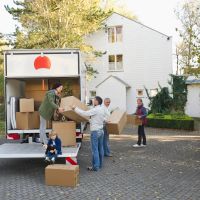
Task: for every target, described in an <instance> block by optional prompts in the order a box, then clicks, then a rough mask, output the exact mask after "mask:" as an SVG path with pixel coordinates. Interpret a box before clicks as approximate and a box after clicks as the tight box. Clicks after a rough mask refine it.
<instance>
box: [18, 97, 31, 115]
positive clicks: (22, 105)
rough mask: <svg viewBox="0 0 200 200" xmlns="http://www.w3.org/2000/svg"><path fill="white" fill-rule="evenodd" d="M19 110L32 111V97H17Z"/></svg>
mask: <svg viewBox="0 0 200 200" xmlns="http://www.w3.org/2000/svg"><path fill="white" fill-rule="evenodd" d="M19 111H20V112H34V99H33V98H30V99H25V98H21V99H19Z"/></svg>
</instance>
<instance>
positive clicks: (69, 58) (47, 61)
mask: <svg viewBox="0 0 200 200" xmlns="http://www.w3.org/2000/svg"><path fill="white" fill-rule="evenodd" d="M82 67H83V66H82V64H81V59H80V51H79V50H78V49H58V50H57V49H50V50H8V51H5V52H4V76H5V77H4V81H5V115H6V119H5V127H6V136H7V138H9V137H11V135H12V134H19V135H20V137H21V138H22V137H23V136H26V135H28V134H31V135H37V134H39V123H38V122H37V120H38V116H37V115H38V113H37V112H38V109H39V106H40V103H41V102H42V100H43V98H44V96H45V93H46V92H47V91H48V90H50V89H51V87H52V84H53V83H55V82H57V81H59V82H61V83H62V84H63V85H64V87H65V88H64V93H65V92H66V95H68V94H67V93H70V95H73V96H75V97H77V98H79V99H80V100H81V101H83V102H85V74H84V73H83V72H84V70H83V69H82ZM21 98H30V99H33V101H34V108H33V109H34V110H32V111H33V113H34V114H32V115H30V116H25V115H24V114H20V113H22V112H20V106H19V99H21ZM27 115H28V114H27ZM31 116H32V117H33V118H31ZM20 117H21V118H20ZM47 127H48V128H47V130H46V131H47V133H48V132H49V131H51V122H49V123H48V124H47ZM82 127H83V126H82V124H77V127H76V135H77V142H81V140H82V136H83V135H82V130H83V128H82ZM12 145H13V146H14V144H5V149H6V151H4V150H3V149H2V148H3V145H1V147H0V148H1V151H0V152H1V153H0V157H4V158H5V157H8V158H9V157H10V158H12V157H13V158H14V157H16V158H20V155H21V157H29V156H30V157H41V154H40V153H39V152H40V150H41V149H38V151H37V152H36V153H35V154H33V153H32V152H31V149H32V147H31V146H28V147H29V148H27V150H28V149H30V150H29V151H30V152H29V153H28V152H27V151H26V152H27V153H26V155H24V154H23V153H24V152H23V147H25V146H20V145H18V146H17V148H18V151H17V152H18V153H17V155H16V154H14V152H12ZM15 145H16V144H15ZM26 145H28V144H26ZM31 145H35V147H36V148H40V147H39V146H38V144H36V143H35V144H34V143H33V144H31ZM79 147H80V143H79V144H77V146H76V148H75V149H73V148H71V147H70V148H69V147H66V149H65V150H64V151H63V152H65V153H64V154H63V155H64V156H65V157H66V158H67V157H71V156H72V155H73V159H72V160H74V158H75V157H76V156H77V153H78V149H79ZM14 148H15V147H14ZM20 148H21V150H20ZM72 149H73V150H72ZM21 151H22V152H21ZM6 152H7V153H6ZM8 152H10V154H9V153H8ZM20 152H21V153H20ZM11 154H12V155H11ZM39 154H40V155H39ZM14 155H15V156H14ZM42 155H44V154H43V152H42ZM72 163H74V162H73V161H72Z"/></svg>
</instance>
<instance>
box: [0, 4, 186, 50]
mask: <svg viewBox="0 0 200 200" xmlns="http://www.w3.org/2000/svg"><path fill="white" fill-rule="evenodd" d="M118 1H120V0H118ZM121 2H122V3H123V4H124V5H125V6H126V7H127V8H128V9H129V10H130V11H132V12H133V13H134V14H135V15H136V16H137V17H138V20H139V21H140V22H141V23H143V24H145V25H147V26H149V27H151V28H153V29H156V30H158V31H160V32H162V33H164V34H166V35H169V36H172V37H173V46H175V44H176V43H177V42H178V35H177V32H176V31H175V27H177V26H178V24H179V23H178V20H177V18H176V16H175V14H174V9H175V8H176V7H177V6H178V4H180V3H183V2H184V0H121ZM4 5H13V0H0V32H1V33H7V34H9V33H12V32H14V30H15V25H16V22H15V21H14V20H13V19H12V16H11V15H10V14H9V13H8V12H7V11H6V10H5V8H4ZM173 49H174V48H173Z"/></svg>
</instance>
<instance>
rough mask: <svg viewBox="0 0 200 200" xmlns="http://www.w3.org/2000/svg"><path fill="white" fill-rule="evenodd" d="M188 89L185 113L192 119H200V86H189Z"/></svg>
mask: <svg viewBox="0 0 200 200" xmlns="http://www.w3.org/2000/svg"><path fill="white" fill-rule="evenodd" d="M187 89H188V94H187V103H186V107H185V112H186V114H187V115H189V116H191V117H200V84H192V85H188V86H187Z"/></svg>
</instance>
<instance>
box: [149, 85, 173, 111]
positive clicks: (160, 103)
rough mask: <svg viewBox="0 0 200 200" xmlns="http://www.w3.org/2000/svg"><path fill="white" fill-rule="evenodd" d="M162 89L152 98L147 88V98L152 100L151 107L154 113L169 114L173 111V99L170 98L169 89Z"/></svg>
mask: <svg viewBox="0 0 200 200" xmlns="http://www.w3.org/2000/svg"><path fill="white" fill-rule="evenodd" d="M159 87H160V91H159V92H158V93H157V94H156V96H154V97H151V96H150V95H149V93H148V90H147V89H146V88H145V90H146V93H147V96H148V98H149V100H150V103H149V107H150V111H151V112H152V113H162V114H168V113H170V111H171V106H172V97H171V96H170V93H169V89H168V88H167V87H163V88H162V87H161V86H160V85H159Z"/></svg>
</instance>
